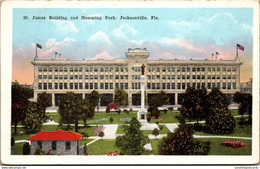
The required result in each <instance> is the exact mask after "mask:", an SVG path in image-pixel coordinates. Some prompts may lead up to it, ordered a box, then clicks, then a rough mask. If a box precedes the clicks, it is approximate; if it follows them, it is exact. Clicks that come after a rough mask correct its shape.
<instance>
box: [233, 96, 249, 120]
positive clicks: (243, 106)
mask: <svg viewBox="0 0 260 169" xmlns="http://www.w3.org/2000/svg"><path fill="white" fill-rule="evenodd" d="M233 100H234V102H236V103H238V104H240V105H239V108H238V112H239V114H240V115H241V124H243V123H244V118H243V115H244V114H245V113H248V114H249V124H250V123H251V121H252V95H251V94H248V93H240V92H236V93H235V94H234V96H233Z"/></svg>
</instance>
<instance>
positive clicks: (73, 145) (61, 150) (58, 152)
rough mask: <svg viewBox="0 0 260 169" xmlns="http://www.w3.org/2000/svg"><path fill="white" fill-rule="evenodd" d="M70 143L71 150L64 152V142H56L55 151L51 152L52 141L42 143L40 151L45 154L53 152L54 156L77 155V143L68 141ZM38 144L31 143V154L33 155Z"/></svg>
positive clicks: (35, 142)
mask: <svg viewBox="0 0 260 169" xmlns="http://www.w3.org/2000/svg"><path fill="white" fill-rule="evenodd" d="M69 141H70V143H71V149H70V150H66V148H65V147H66V146H65V144H66V141H64V140H61V141H56V146H57V147H56V150H52V141H49V140H48V141H42V150H44V151H45V153H47V152H48V151H49V150H51V151H52V152H53V154H54V155H77V145H78V146H79V141H75V140H69ZM37 146H38V144H37V141H31V154H32V155H34V153H35V151H36V148H37ZM38 147H39V146H38Z"/></svg>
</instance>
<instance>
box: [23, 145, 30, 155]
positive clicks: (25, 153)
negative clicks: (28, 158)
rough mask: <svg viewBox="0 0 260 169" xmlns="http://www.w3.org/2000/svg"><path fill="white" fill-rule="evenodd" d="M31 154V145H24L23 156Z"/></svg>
mask: <svg viewBox="0 0 260 169" xmlns="http://www.w3.org/2000/svg"><path fill="white" fill-rule="evenodd" d="M29 154H30V145H29V143H24V145H23V155H29Z"/></svg>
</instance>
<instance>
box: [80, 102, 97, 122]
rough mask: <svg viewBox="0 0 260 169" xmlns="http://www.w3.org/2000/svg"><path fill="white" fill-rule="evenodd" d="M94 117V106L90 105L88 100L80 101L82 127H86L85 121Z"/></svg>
mask: <svg viewBox="0 0 260 169" xmlns="http://www.w3.org/2000/svg"><path fill="white" fill-rule="evenodd" d="M94 115H95V106H94V105H93V103H90V101H89V99H87V100H83V101H81V118H82V120H83V122H84V126H85V127H86V126H87V119H91V118H93V117H94Z"/></svg>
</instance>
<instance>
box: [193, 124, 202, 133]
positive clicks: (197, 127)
mask: <svg viewBox="0 0 260 169" xmlns="http://www.w3.org/2000/svg"><path fill="white" fill-rule="evenodd" d="M193 129H194V130H195V131H201V130H202V125H201V124H199V123H194V125H193Z"/></svg>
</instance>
